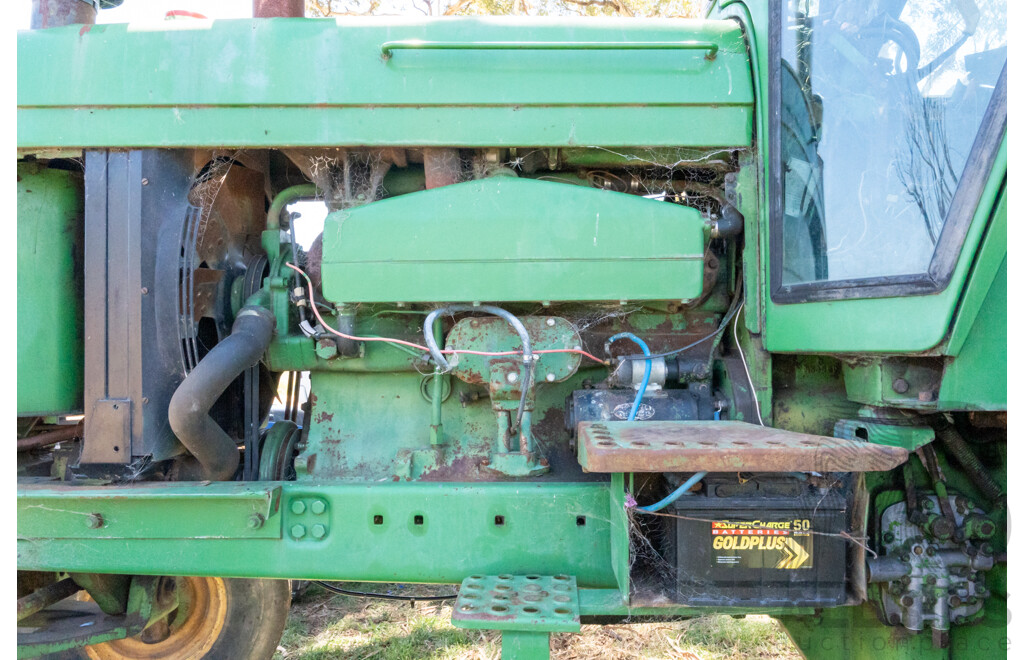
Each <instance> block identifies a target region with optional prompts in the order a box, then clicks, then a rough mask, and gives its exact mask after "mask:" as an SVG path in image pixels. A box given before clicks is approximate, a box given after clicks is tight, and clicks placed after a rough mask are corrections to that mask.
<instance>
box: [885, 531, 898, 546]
mask: <svg viewBox="0 0 1024 660" xmlns="http://www.w3.org/2000/svg"><path fill="white" fill-rule="evenodd" d="M895 540H896V535H895V534H893V533H892V532H886V533H885V534H882V542H883V543H886V544H889V543H892V542H893V541H895Z"/></svg>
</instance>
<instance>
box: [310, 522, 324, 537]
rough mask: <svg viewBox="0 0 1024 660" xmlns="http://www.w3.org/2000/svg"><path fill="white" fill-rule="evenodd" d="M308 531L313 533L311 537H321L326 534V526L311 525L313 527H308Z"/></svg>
mask: <svg viewBox="0 0 1024 660" xmlns="http://www.w3.org/2000/svg"><path fill="white" fill-rule="evenodd" d="M310 533H311V534H313V538H315V539H322V538H323V537H325V536H327V528H326V527H324V526H323V525H313V527H312V528H310Z"/></svg>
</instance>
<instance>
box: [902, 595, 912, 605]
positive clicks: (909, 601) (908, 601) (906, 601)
mask: <svg viewBox="0 0 1024 660" xmlns="http://www.w3.org/2000/svg"><path fill="white" fill-rule="evenodd" d="M913 604H914V597H913V596H911V595H909V594H907V595H906V596H904V597H903V598H901V599H900V605H902V606H903V607H910V606H911V605H913Z"/></svg>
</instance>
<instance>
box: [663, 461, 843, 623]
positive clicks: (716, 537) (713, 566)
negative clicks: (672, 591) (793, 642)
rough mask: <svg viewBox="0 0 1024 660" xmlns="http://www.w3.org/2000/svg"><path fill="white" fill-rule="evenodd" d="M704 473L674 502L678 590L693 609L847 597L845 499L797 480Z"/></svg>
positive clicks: (828, 602) (818, 602) (816, 603)
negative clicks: (726, 478)
mask: <svg viewBox="0 0 1024 660" xmlns="http://www.w3.org/2000/svg"><path fill="white" fill-rule="evenodd" d="M731 479H732V484H727V483H724V482H716V480H715V479H713V478H709V479H708V480H707V481H706V485H707V487H706V488H705V489H704V491H703V492H702V493H701V494H697V495H688V496H684V497H680V498H679V499H678V500H676V501H675V503H674V511H673V513H674V515H675V516H677V517H675V518H673V519H672V521H673V523H674V524H675V535H674V540H675V546H676V547H675V550H676V566H677V570H678V573H677V593H678V599H679V601H680V602H681V603H683V604H686V605H693V606H720V607H721V606H730V607H737V606H747V607H749V606H756V607H828V606H836V605H840V604H842V603H843V602H844V601H845V599H846V593H845V592H846V564H847V562H846V549H847V544H846V541H845V539H843V538H842V536H840V534H841V533H842V532H843V531H845V530H846V529H847V497H846V496H845V494H844V493H843V492H842V491H841V490H835V489H830V490H825V491H824V492H822V489H819V488H815V487H812V486H810V485H808V484H807V483H806V482H802V481H799V480H796V479H786V478H783V479H781V480H761V481H760V482H758V481H748V482H747V483H745V484H743V487H737V484H736V476H735V475H732V477H731Z"/></svg>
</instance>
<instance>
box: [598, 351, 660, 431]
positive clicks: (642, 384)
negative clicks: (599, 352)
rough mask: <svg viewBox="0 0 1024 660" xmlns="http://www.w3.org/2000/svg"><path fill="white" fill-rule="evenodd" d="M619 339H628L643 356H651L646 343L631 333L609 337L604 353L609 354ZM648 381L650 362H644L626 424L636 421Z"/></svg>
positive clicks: (649, 377)
mask: <svg viewBox="0 0 1024 660" xmlns="http://www.w3.org/2000/svg"><path fill="white" fill-rule="evenodd" d="M619 339H629V340H631V341H632V342H633V343H634V344H636V345H637V346H639V347H640V350H641V351H643V352H644V355H650V354H651V349H650V348H648V347H647V343H646V342H645V341H644V340H643V339H640V338H639V337H637V336H636V335H634V334H633V333H632V332H620V333H619V334H617V335H612V336H611V337H609V338H608V341H606V342H605V344H604V346H605V351H606V352H609V348H610V347H611V345H612V343H613V342H615V341H618V340H619ZM609 354H610V352H609ZM650 380H651V361H650V360H644V379H643V380H642V381H640V388H639V389H638V390H637V391H636V399H634V400H633V407H632V408H631V409H630V411H629V418H628V419H627V420H626V421H627V422H632V421H634V420H635V419H636V414H637V412H638V411H639V410H640V402H641V401H642V400H643V398H644V392H646V391H647V383H649V382H650Z"/></svg>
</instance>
